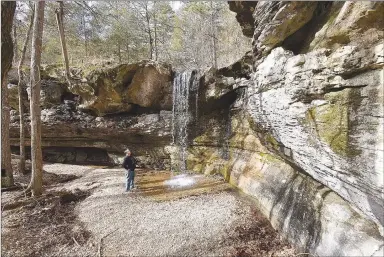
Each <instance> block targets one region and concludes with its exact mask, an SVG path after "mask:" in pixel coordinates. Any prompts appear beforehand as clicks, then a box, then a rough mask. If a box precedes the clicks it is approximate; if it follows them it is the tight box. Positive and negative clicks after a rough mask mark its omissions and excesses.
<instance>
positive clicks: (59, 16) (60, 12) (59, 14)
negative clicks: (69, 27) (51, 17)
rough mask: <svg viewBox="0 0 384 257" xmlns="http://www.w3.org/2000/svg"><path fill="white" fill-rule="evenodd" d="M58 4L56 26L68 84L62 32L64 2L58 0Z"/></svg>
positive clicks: (68, 78) (64, 42)
mask: <svg viewBox="0 0 384 257" xmlns="http://www.w3.org/2000/svg"><path fill="white" fill-rule="evenodd" d="M59 5H60V8H59V9H56V22H57V27H58V29H59V34H60V42H61V51H62V55H63V62H64V66H65V77H66V79H67V82H68V84H69V85H71V82H70V73H69V60H68V52H67V44H66V41H65V34H64V18H63V17H64V3H63V1H59Z"/></svg>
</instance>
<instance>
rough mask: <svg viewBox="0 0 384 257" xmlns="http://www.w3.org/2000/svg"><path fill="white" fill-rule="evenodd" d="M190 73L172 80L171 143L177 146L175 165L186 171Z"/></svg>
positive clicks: (182, 74) (179, 75) (181, 74)
mask: <svg viewBox="0 0 384 257" xmlns="http://www.w3.org/2000/svg"><path fill="white" fill-rule="evenodd" d="M191 75H192V72H191V71H185V72H183V73H180V74H178V75H177V76H176V78H175V79H174V82H173V107H172V144H173V145H174V146H176V147H177V148H178V149H177V150H178V152H179V160H178V163H177V166H178V169H179V170H180V171H181V172H185V171H186V159H187V147H188V123H189V120H190V116H191V115H190V111H189V90H190V84H191V83H190V82H191Z"/></svg>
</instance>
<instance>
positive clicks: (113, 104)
mask: <svg viewBox="0 0 384 257" xmlns="http://www.w3.org/2000/svg"><path fill="white" fill-rule="evenodd" d="M69 91H71V92H72V93H73V94H76V95H80V96H81V99H82V102H81V105H80V108H81V109H83V110H90V111H92V112H93V113H95V114H96V115H98V116H104V115H106V114H115V113H122V112H130V111H132V110H133V109H134V107H135V106H139V107H143V108H148V109H151V110H170V109H171V108H172V69H171V66H169V65H167V64H164V63H159V62H154V61H142V62H139V63H133V64H121V65H118V66H115V67H112V68H105V69H96V70H93V71H91V72H90V73H89V74H88V75H87V76H86V78H85V80H83V81H81V82H74V83H73V84H72V85H71V87H70V88H69Z"/></svg>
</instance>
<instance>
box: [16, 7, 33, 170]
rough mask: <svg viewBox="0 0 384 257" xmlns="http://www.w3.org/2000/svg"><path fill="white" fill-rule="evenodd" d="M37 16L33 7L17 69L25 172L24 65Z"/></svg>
mask: <svg viewBox="0 0 384 257" xmlns="http://www.w3.org/2000/svg"><path fill="white" fill-rule="evenodd" d="M34 17H35V11H34V9H32V15H31V22H30V24H29V27H28V31H27V36H26V38H25V42H24V45H23V49H22V52H21V57H20V61H19V65H18V69H17V73H18V75H19V83H18V85H17V87H18V89H19V114H20V163H19V172H21V173H25V123H24V119H23V117H24V109H25V108H24V94H23V93H24V86H25V81H24V74H23V71H22V67H23V64H24V60H25V54H26V52H27V47H28V43H29V38H30V37H31V32H32V28H33V19H34Z"/></svg>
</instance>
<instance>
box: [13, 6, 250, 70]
mask: <svg viewBox="0 0 384 257" xmlns="http://www.w3.org/2000/svg"><path fill="white" fill-rule="evenodd" d="M58 8H59V3H57V2H47V3H46V10H45V17H44V33H43V48H42V64H55V63H62V51H61V44H60V37H59V33H58V28H57V22H56V13H57V12H58ZM32 9H33V7H32V5H31V4H30V3H28V2H17V7H16V12H15V16H14V17H15V18H14V19H15V20H14V26H13V38H14V41H15V47H14V51H15V53H14V56H15V58H14V62H15V63H16V62H18V60H19V57H20V55H21V52H22V48H23V43H24V41H25V36H26V34H27V31H28V27H29V24H30V22H31V21H30V20H31V15H32ZM63 13H64V15H63V22H64V34H65V38H66V41H67V42H66V44H67V48H68V58H69V65H70V66H76V67H82V66H84V65H88V64H92V63H93V64H100V63H102V62H112V63H132V62H137V61H139V60H143V59H152V60H156V61H163V62H167V63H171V64H172V66H173V67H174V68H176V69H179V70H184V69H193V68H207V67H211V66H213V67H218V68H219V67H224V66H226V65H229V64H231V63H233V62H234V61H236V60H237V59H239V58H241V57H242V56H243V55H244V53H245V52H246V51H249V50H250V48H251V42H250V41H251V40H250V39H249V38H247V37H245V36H244V35H243V34H242V32H241V28H240V26H239V24H238V22H237V21H236V18H235V13H233V12H231V11H230V10H229V8H228V3H226V2H215V1H205V2H194V1H187V2H181V1H179V2H178V1H176V2H175V1H173V2H172V1H140V2H139V1H138V2H136V1H133V2H128V1H120V2H119V1H114V2H113V1H112V2H104V1H100V2H99V1H70V2H64V3H63ZM28 60H30V48H29V47H28V48H27V53H26V63H25V65H28V64H29V61H28Z"/></svg>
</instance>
